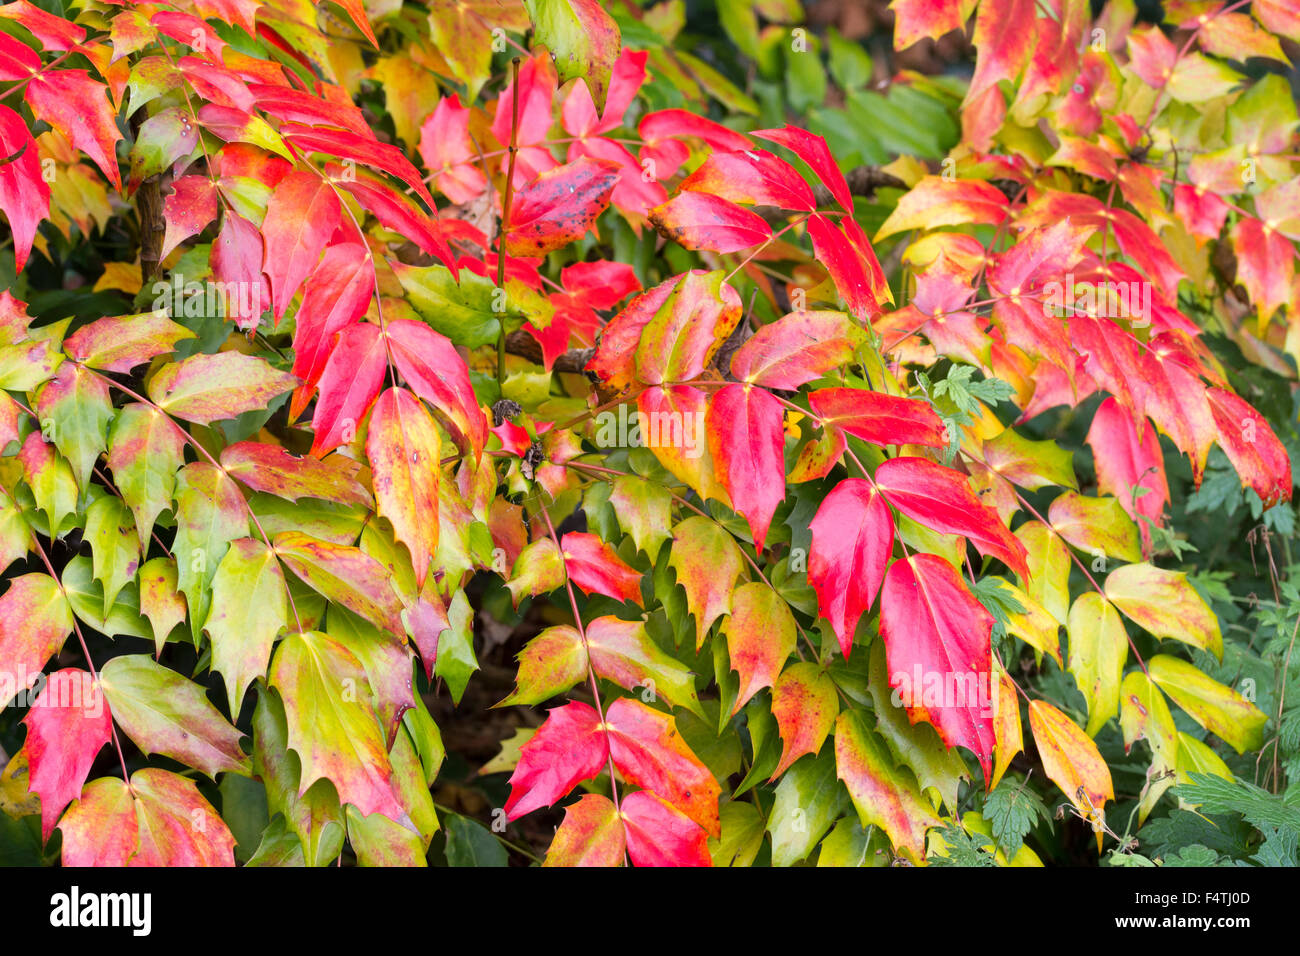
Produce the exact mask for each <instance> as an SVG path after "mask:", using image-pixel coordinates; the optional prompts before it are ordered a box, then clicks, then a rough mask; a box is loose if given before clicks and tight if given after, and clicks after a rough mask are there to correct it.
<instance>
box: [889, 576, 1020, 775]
mask: <svg viewBox="0 0 1300 956" xmlns="http://www.w3.org/2000/svg"><path fill="white" fill-rule="evenodd" d="M992 629H993V616H992V615H991V614H989V612H988V611H986V610H985V609H984V606H983V605H982V604H980V603H979V601H977V600H975V598H973V597H972V596H971V594H970V592H969V591H967V590H966V588H965V587H964V586H963V585H962V582H961V578H960V577H958V576H957V572H956V571H955V570H954V569H953V566H952V565H951V564H949V563H948V562H947V561H945V560H944V559H943V558H941V557H939V556H937V555H933V554H913V555H910V556H908V557H905V558H900V559H899V560H897V561H895V562H894V563H893V565H892V566H891V567H890V569H889V573H888V574H886V575H885V586H884V588H883V589H882V592H881V597H880V636H881V637H882V638H883V639H884V642H885V659H886V661H887V662H888V666H889V686H890V687H893V688H895V693H896V694H898V695H899V696H900V697H901V700H902V703H903V706H904V707H906V708H907V716H908V718H909V719H910V720H911V722H912V723H916V722H917V721H918V720H925V721H927V722H929V723H931V724H933V725H934V728H935V729H936V730H938V731H939V736H940V737H942V738H943V742H944V743H945V744H947V745H948V746H949V747H955V746H957V745H958V744H960V745H961V746H963V747H966V748H967V749H969V750H970V751H971V752H972V753H974V754H975V756H976V757H978V758H979V761H980V766H981V767H982V768H983V770H984V779H985V780H988V779H990V775H991V770H992V763H991V761H992V756H993V744H994V731H993V713H992V704H991V702H992V700H993V697H992V683H991V681H992V652H991V650H990V644H989V635H990V634H991V632H992Z"/></svg>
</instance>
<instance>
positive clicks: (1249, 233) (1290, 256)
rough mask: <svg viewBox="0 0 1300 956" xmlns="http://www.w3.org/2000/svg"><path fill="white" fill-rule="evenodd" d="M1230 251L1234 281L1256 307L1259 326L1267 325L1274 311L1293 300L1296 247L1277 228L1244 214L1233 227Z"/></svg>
mask: <svg viewBox="0 0 1300 956" xmlns="http://www.w3.org/2000/svg"><path fill="white" fill-rule="evenodd" d="M1232 251H1233V252H1234V253H1236V256H1237V281H1238V282H1240V283H1241V284H1242V285H1243V286H1245V287H1246V292H1247V293H1249V294H1250V301H1251V303H1252V304H1253V305H1254V306H1255V308H1256V309H1257V310H1258V315H1259V328H1260V329H1264V328H1267V326H1268V321H1269V319H1270V318H1272V316H1273V313H1275V312H1276V311H1277V310H1278V309H1280V308H1282V307H1283V306H1284V305H1287V304H1288V303H1291V301H1292V286H1293V283H1294V281H1295V247H1294V246H1293V245H1292V244H1291V240H1289V239H1287V237H1286V236H1284V235H1282V234H1281V233H1280V232H1278V231H1277V230H1276V229H1274V228H1271V227H1269V226H1268V225H1266V224H1264V223H1262V222H1260V221H1259V220H1258V219H1255V218H1252V217H1250V216H1243V217H1242V218H1241V219H1240V220H1239V221H1238V222H1237V225H1236V227H1234V228H1233V230H1232Z"/></svg>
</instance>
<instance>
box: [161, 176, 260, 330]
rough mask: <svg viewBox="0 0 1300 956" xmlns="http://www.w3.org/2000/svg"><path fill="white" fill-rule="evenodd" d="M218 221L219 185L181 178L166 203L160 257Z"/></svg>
mask: <svg viewBox="0 0 1300 956" xmlns="http://www.w3.org/2000/svg"><path fill="white" fill-rule="evenodd" d="M216 218H217V187H216V184H215V183H213V182H212V180H211V179H209V178H208V177H207V176H182V177H181V178H180V179H178V180H176V181H175V182H174V183H172V192H171V193H169V194H168V195H167V197H166V198H165V199H164V200H163V221H164V222H166V223H167V231H166V233H165V234H164V236H163V244H162V250H161V251H160V252H159V255H160V256H162V257H163V258H164V259H165V258H167V256H168V254H169V253H170V252H171V251H172V250H173V249H175V248H176V247H177V246H179V245H180V244H181V243H182V242H184V241H185V240H186V239H188V238H190V237H191V236H197V235H198V234H199V233H201V232H202V231H203V230H204V229H206V228H207V227H208V224H209V223H210V222H212V220H214V219H216ZM258 287H259V288H260V287H261V283H260V282H259V283H258ZM258 314H259V315H260V314H261V310H260V309H259V310H258Z"/></svg>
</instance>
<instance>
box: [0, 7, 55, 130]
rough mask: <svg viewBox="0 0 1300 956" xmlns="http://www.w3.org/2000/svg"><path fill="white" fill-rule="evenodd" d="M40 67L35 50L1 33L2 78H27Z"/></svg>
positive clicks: (0, 75) (0, 64) (38, 56)
mask: <svg viewBox="0 0 1300 956" xmlns="http://www.w3.org/2000/svg"><path fill="white" fill-rule="evenodd" d="M65 22H66V21H65ZM47 49H48V47H47ZM40 68H41V58H40V55H39V54H38V53H37V52H36V51H35V50H33V49H32V48H31V47H29V46H28V45H27V44H26V43H20V42H18V41H17V40H15V39H14V38H13V37H11V36H10V35H9V34H7V33H0V80H25V79H27V77H28V76H30V75H31V74H33V73H35V72H36V71H37V70H39V69H40ZM6 155H8V154H6Z"/></svg>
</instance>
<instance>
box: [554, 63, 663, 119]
mask: <svg viewBox="0 0 1300 956" xmlns="http://www.w3.org/2000/svg"><path fill="white" fill-rule="evenodd" d="M649 55H650V54H649V53H648V52H647V51H645V50H627V49H625V50H623V52H622V53H621V54H620V55H619V58H618V60H617V61H616V62H615V63H614V69H613V70H612V71H611V74H610V80H609V90H608V91H607V93H606V95H605V111H604V113H603V114H599V115H598V114H597V112H596V104H595V102H593V101H592V98H591V90H590V89H588V87H587V84H586V83H585V82H584V83H574V84H573V86H572V87H571V88H570V89H569V95H568V96H567V97H566V98H565V100H564V107H563V110H562V112H561V118H562V121H563V123H564V129H565V132H567V133H568V134H569V135H570V136H576V137H578V138H580V139H583V138H586V137H589V136H596V135H599V134H600V133H608V132H609V131H610V130H612V129H617V128H618V127H619V126H621V125H622V124H623V114H624V113H626V112H627V108H628V107H629V106H631V105H632V101H633V100H634V99H636V94H637V91H638V90H639V89H641V84H642V83H644V82H645V61H646V58H647V57H648V56H649Z"/></svg>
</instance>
